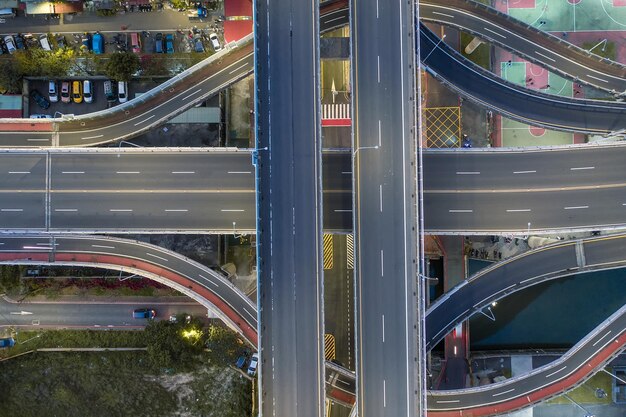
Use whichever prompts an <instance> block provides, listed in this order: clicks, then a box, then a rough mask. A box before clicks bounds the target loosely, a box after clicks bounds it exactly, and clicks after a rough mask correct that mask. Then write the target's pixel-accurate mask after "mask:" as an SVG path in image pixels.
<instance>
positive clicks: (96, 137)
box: [81, 135, 104, 140]
mask: <svg viewBox="0 0 626 417" xmlns="http://www.w3.org/2000/svg"><path fill="white" fill-rule="evenodd" d="M102 136H104V135H96V136H85V137H84V138H81V140H89V139H98V138H101V137H102Z"/></svg>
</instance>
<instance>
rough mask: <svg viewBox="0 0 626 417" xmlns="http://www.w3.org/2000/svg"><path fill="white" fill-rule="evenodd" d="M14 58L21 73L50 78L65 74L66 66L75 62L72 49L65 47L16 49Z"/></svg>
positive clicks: (68, 66)
mask: <svg viewBox="0 0 626 417" xmlns="http://www.w3.org/2000/svg"><path fill="white" fill-rule="evenodd" d="M14 58H15V61H16V63H17V67H18V68H19V72H20V73H22V74H23V75H30V76H40V77H51V78H54V77H63V76H66V75H67V70H68V68H70V66H73V65H74V64H75V62H76V56H75V53H74V51H73V50H71V49H67V48H65V49H57V50H56V51H45V50H43V49H29V50H26V51H18V53H16V54H15V55H14Z"/></svg>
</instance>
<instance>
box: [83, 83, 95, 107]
mask: <svg viewBox="0 0 626 417" xmlns="http://www.w3.org/2000/svg"><path fill="white" fill-rule="evenodd" d="M92 90H93V89H92V83H91V81H89V80H85V81H83V98H84V99H85V103H91V102H92V101H93V91H92Z"/></svg>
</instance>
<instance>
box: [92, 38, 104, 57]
mask: <svg viewBox="0 0 626 417" xmlns="http://www.w3.org/2000/svg"><path fill="white" fill-rule="evenodd" d="M91 49H92V50H93V53H94V54H96V55H100V54H103V53H104V36H102V34H101V33H100V32H96V33H94V35H93V38H92V39H91Z"/></svg>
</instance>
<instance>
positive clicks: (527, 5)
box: [509, 0, 535, 9]
mask: <svg viewBox="0 0 626 417" xmlns="http://www.w3.org/2000/svg"><path fill="white" fill-rule="evenodd" d="M534 8H535V0H509V9H534Z"/></svg>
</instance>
